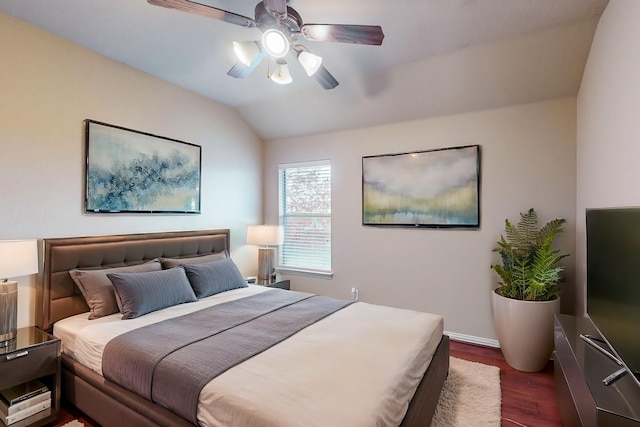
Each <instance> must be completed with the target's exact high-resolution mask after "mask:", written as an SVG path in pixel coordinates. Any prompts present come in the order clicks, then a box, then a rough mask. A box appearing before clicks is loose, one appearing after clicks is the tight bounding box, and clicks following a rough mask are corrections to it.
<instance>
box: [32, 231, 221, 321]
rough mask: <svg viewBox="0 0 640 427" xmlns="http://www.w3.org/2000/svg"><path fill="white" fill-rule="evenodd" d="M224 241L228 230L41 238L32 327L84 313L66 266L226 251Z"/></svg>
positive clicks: (106, 264)
mask: <svg viewBox="0 0 640 427" xmlns="http://www.w3.org/2000/svg"><path fill="white" fill-rule="evenodd" d="M229 240H230V235H229V230H228V229H219V230H198V231H176V232H166V233H144V234H122V235H115V236H92V237H69V238H59V239H44V240H42V241H41V242H40V250H39V252H40V273H39V276H38V283H37V286H36V325H37V326H38V327H40V328H42V329H44V330H45V331H49V330H51V328H52V327H53V324H54V323H55V322H56V321H58V320H61V319H64V318H65V317H69V316H73V315H75V314H79V313H84V312H86V311H89V308H88V306H87V304H86V302H85V300H84V298H83V296H82V294H81V293H80V290H79V289H78V288H77V286H76V284H75V283H74V281H73V280H72V279H71V276H69V270H72V269H74V268H87V269H90V268H109V267H121V266H124V265H134V264H141V263H143V262H146V261H149V260H151V259H154V258H161V257H165V258H179V257H188V256H194V255H205V254H211V253H217V252H222V251H225V250H226V251H229Z"/></svg>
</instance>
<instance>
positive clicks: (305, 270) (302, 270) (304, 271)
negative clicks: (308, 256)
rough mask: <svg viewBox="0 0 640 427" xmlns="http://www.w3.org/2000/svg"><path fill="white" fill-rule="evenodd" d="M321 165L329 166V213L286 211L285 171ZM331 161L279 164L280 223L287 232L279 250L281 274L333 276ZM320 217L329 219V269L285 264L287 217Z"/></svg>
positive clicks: (316, 276)
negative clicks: (293, 212)
mask: <svg viewBox="0 0 640 427" xmlns="http://www.w3.org/2000/svg"><path fill="white" fill-rule="evenodd" d="M320 166H323V167H324V166H328V167H329V181H330V182H329V200H330V201H329V212H328V214H326V213H323V214H318V213H317V212H313V213H312V214H314V215H309V213H308V212H304V213H298V214H287V213H286V203H287V202H286V195H285V188H284V187H283V177H284V172H285V171H286V170H287V169H296V168H311V167H320ZM332 172H333V170H332V168H331V161H330V160H329V159H326V160H314V161H303V162H295V163H282V164H279V165H278V223H279V224H280V226H282V227H283V228H284V230H285V231H284V234H285V242H284V243H283V245H282V246H281V247H280V248H279V251H278V267H277V269H276V270H277V272H278V273H280V274H290V275H299V276H307V277H315V278H322V279H331V278H333V271H332V264H333V259H332V255H333V251H332V247H331V246H332V243H333V233H332V229H331V219H332V190H333V182H332V180H331V175H332ZM305 216H306V217H309V216H312V217H318V218H328V219H329V230H328V231H329V254H328V255H329V269H315V268H310V267H304V266H286V265H283V264H282V262H283V254H284V247H285V245H286V244H287V227H286V226H285V220H284V219H285V217H305Z"/></svg>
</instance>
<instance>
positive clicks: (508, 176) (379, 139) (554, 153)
mask: <svg viewBox="0 0 640 427" xmlns="http://www.w3.org/2000/svg"><path fill="white" fill-rule="evenodd" d="M575 108H576V104H575V99H574V98H567V99H561V100H555V101H547V102H540V103H536V104H528V105H522V106H514V107H508V108H501V109H497V110H489V111H481V112H477V113H469V114H463V115H455V116H446V117H440V118H433V119H425V120H418V121H413V122H407V123H398V124H393V125H385V126H379V127H372V128H365V129H360V130H353V131H345V132H337V133H328V134H319V135H313V136H307V137H300V138H291V139H283V140H271V141H267V142H266V143H265V165H264V170H265V182H264V188H265V220H266V221H267V222H268V223H277V221H278V206H277V200H278V193H277V168H278V164H280V163H289V162H298V161H305V160H317V159H330V160H331V165H332V173H333V188H332V194H333V200H332V231H333V237H332V239H333V240H332V251H333V254H332V264H333V272H334V278H333V280H323V279H315V278H309V277H302V276H290V277H289V278H291V279H292V287H293V288H294V289H296V290H302V291H310V292H316V293H320V294H324V295H329V296H335V297H339V298H349V297H350V290H351V287H352V286H356V287H358V288H359V290H360V299H361V300H362V301H365V302H371V303H377V304H385V305H391V306H396V307H403V308H409V309H416V310H421V311H427V312H432V313H439V314H442V315H444V318H445V329H446V330H447V331H450V332H454V333H457V334H462V335H467V336H469V337H472V338H473V337H475V338H480V340H479V341H480V342H483V340H486V341H493V340H495V331H494V329H493V324H492V320H491V306H490V290H491V289H493V288H495V287H497V276H496V275H495V273H493V271H492V270H491V269H490V267H489V266H490V265H491V264H492V263H496V262H498V258H497V255H496V254H495V253H493V252H492V249H493V248H494V247H495V242H496V241H497V240H498V238H499V236H500V234H501V233H502V231H503V227H504V219H505V218H510V219H513V220H517V219H518V218H519V213H520V212H524V211H526V210H528V209H529V208H530V207H533V208H535V209H536V210H537V211H538V213H539V216H540V219H541V221H543V222H546V221H547V220H550V219H552V218H557V217H564V218H566V219H567V220H568V225H567V232H566V233H565V235H563V236H562V238H561V239H560V240H559V242H558V243H559V246H560V248H561V249H562V250H563V251H564V252H567V253H570V254H573V253H574V242H575V236H574V232H573V228H574V224H575V189H576V184H575V176H576V171H575V138H576V137H575ZM469 144H479V145H480V146H481V157H482V160H481V168H482V181H481V187H482V188H481V228H480V229H479V230H476V231H468V230H467V231H462V230H427V229H420V230H415V229H390V228H372V227H363V226H362V225H361V197H362V193H361V179H362V175H361V174H362V169H361V161H362V156H365V155H374V154H383V153H400V152H407V151H414V150H428V149H434V148H441V147H451V146H460V145H469ZM573 260H574V258H573V257H570V258H568V259H567V270H568V281H567V288H568V291H567V295H568V298H567V302H568V303H569V304H568V306H566V307H563V309H564V311H568V312H570V311H571V310H572V308H573V307H571V302H572V300H573V297H572V295H573V289H572V287H573ZM475 338H473V339H475Z"/></svg>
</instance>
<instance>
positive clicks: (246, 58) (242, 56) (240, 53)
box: [233, 41, 260, 67]
mask: <svg viewBox="0 0 640 427" xmlns="http://www.w3.org/2000/svg"><path fill="white" fill-rule="evenodd" d="M233 51H234V52H235V54H236V56H237V57H238V60H240V62H242V63H243V64H244V65H246V66H247V67H248V66H250V65H251V63H252V62H253V61H254V60H255V59H256V58H257V57H258V56H259V55H260V46H259V45H258V43H257V42H255V41H248V42H233Z"/></svg>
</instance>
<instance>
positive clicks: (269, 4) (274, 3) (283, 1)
mask: <svg viewBox="0 0 640 427" xmlns="http://www.w3.org/2000/svg"><path fill="white" fill-rule="evenodd" d="M263 3H264V6H265V7H266V8H267V10H269V11H270V12H272V13H275V14H276V15H280V16H282V17H285V16H287V0H263Z"/></svg>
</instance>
